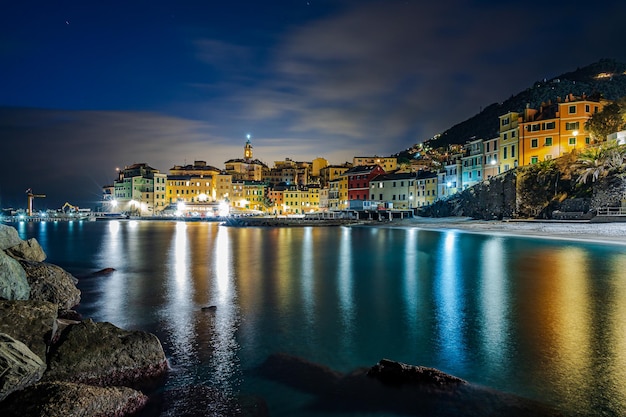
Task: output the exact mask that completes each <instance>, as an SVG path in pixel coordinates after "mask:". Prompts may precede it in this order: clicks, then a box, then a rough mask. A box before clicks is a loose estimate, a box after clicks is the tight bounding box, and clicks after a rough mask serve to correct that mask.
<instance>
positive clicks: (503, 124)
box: [502, 117, 509, 126]
mask: <svg viewBox="0 0 626 417" xmlns="http://www.w3.org/2000/svg"><path fill="white" fill-rule="evenodd" d="M508 124H509V118H508V117H506V118H504V119H502V126H505V125H508Z"/></svg>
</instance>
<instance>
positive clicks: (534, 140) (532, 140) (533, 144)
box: [530, 139, 539, 148]
mask: <svg viewBox="0 0 626 417" xmlns="http://www.w3.org/2000/svg"><path fill="white" fill-rule="evenodd" d="M538 142H539V140H537V139H531V140H530V147H531V148H536V147H537V146H539V145H538Z"/></svg>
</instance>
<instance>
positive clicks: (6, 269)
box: [0, 225, 30, 300]
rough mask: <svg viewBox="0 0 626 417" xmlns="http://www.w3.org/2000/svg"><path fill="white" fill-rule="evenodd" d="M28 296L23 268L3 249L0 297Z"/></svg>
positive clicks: (12, 298) (16, 298) (0, 261)
mask: <svg viewBox="0 0 626 417" xmlns="http://www.w3.org/2000/svg"><path fill="white" fill-rule="evenodd" d="M0 226H2V225H0ZM0 230H2V229H0ZM14 230H15V229H14ZM29 296H30V285H29V284H28V280H27V279H26V272H25V271H24V268H22V267H21V266H20V263H19V262H18V261H16V260H15V259H13V258H12V257H10V256H9V255H7V254H6V253H4V251H3V250H2V251H0V299H3V300H28V298H29Z"/></svg>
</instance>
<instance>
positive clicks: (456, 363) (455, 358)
mask: <svg viewBox="0 0 626 417" xmlns="http://www.w3.org/2000/svg"><path fill="white" fill-rule="evenodd" d="M456 242H457V233H456V232H454V231H447V232H445V233H444V234H443V242H442V243H441V245H440V248H439V249H438V255H439V256H438V268H437V271H436V276H435V277H434V279H435V291H436V294H435V300H436V301H435V302H436V306H435V308H436V317H437V341H438V350H439V354H440V355H441V360H442V361H443V362H444V363H446V364H448V366H453V367H456V368H457V369H462V366H461V365H462V362H464V360H465V351H466V346H465V340H464V337H463V330H464V328H463V326H464V322H465V317H464V314H465V305H464V303H465V299H464V297H463V288H462V281H461V277H462V268H461V265H460V264H459V262H458V259H459V257H460V256H459V254H458V253H457V252H458V251H459V248H458V247H457V243H456Z"/></svg>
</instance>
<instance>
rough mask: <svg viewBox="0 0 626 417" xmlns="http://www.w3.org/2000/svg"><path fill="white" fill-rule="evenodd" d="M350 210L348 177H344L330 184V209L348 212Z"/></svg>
mask: <svg viewBox="0 0 626 417" xmlns="http://www.w3.org/2000/svg"><path fill="white" fill-rule="evenodd" d="M347 208H348V177H347V176H345V175H343V176H340V177H339V178H336V179H334V180H331V181H329V183H328V209H329V210H346V209H347Z"/></svg>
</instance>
